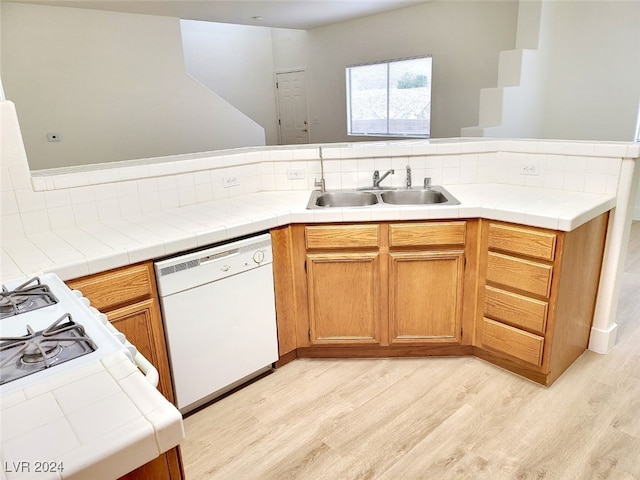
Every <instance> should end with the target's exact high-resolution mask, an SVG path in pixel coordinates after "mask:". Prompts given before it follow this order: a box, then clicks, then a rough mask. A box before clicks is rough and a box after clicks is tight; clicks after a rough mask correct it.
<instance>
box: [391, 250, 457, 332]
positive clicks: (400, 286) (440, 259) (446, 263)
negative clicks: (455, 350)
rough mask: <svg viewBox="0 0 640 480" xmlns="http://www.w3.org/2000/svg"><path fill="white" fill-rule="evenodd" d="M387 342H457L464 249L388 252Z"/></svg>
mask: <svg viewBox="0 0 640 480" xmlns="http://www.w3.org/2000/svg"><path fill="white" fill-rule="evenodd" d="M389 263H390V265H389V330H390V331H389V334H390V341H391V343H395V344H398V343H434V342H435V343H438V342H443V343H446V342H458V341H460V336H461V328H460V325H461V323H460V322H461V317H462V292H463V276H464V252H462V251H434V252H408V253H390V262H389Z"/></svg>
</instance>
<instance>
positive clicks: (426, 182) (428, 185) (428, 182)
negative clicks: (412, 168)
mask: <svg viewBox="0 0 640 480" xmlns="http://www.w3.org/2000/svg"><path fill="white" fill-rule="evenodd" d="M424 188H425V190H428V189H430V188H431V177H424Z"/></svg>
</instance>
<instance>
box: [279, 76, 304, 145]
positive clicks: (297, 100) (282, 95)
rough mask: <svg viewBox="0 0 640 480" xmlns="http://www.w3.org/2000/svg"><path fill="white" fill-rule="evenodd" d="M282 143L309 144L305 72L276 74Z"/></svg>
mask: <svg viewBox="0 0 640 480" xmlns="http://www.w3.org/2000/svg"><path fill="white" fill-rule="evenodd" d="M276 90H277V92H278V114H279V115H280V118H279V119H278V120H279V126H280V143H281V144H282V145H291V144H301V143H309V122H308V119H307V115H308V114H307V86H306V82H305V72H304V70H297V71H293V72H283V73H276Z"/></svg>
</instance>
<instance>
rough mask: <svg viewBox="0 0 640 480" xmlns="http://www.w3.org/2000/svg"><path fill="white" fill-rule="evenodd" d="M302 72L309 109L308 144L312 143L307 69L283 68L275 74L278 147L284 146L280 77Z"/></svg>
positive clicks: (306, 104)
mask: <svg viewBox="0 0 640 480" xmlns="http://www.w3.org/2000/svg"><path fill="white" fill-rule="evenodd" d="M295 72H302V73H303V74H304V83H305V98H304V103H305V107H306V109H307V144H309V143H311V122H310V121H309V91H308V89H307V67H297V68H283V69H279V70H274V72H273V89H274V91H275V95H276V115H277V117H276V124H277V125H278V145H282V144H283V143H282V128H281V127H282V125H280V99H279V96H278V87H277V85H278V75H279V74H281V73H295Z"/></svg>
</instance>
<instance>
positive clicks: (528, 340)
mask: <svg viewBox="0 0 640 480" xmlns="http://www.w3.org/2000/svg"><path fill="white" fill-rule="evenodd" d="M482 344H483V345H484V346H486V347H490V348H493V349H495V350H498V351H500V352H503V353H506V354H507V355H511V356H512V357H516V358H519V359H520V360H524V361H525V362H528V363H532V364H533V365H537V366H538V367H539V366H540V365H542V348H543V346H544V338H542V337H540V336H538V335H534V334H533V333H529V332H525V331H524V330H520V329H517V328H514V327H510V326H509V325H505V324H503V323H499V322H495V321H493V320H490V319H488V318H484V319H483V325H482Z"/></svg>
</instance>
